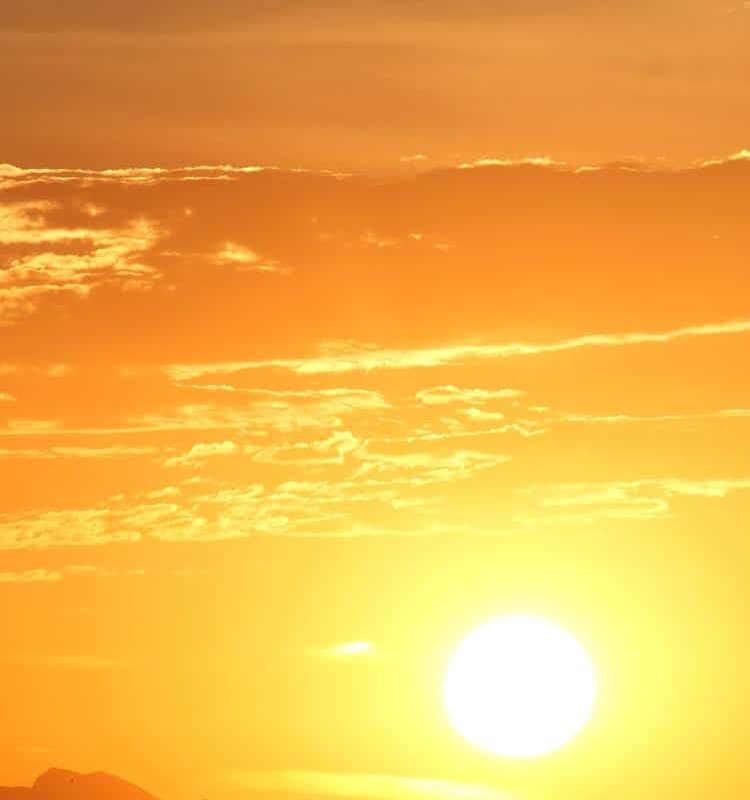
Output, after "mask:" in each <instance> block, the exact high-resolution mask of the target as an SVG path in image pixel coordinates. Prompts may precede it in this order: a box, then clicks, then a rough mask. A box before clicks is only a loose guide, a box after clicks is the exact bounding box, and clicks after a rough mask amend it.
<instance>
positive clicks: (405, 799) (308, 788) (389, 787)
mask: <svg viewBox="0 0 750 800" xmlns="http://www.w3.org/2000/svg"><path fill="white" fill-rule="evenodd" d="M228 781H229V783H231V784H232V785H235V786H241V787H243V788H246V789H252V790H254V791H257V792H271V793H274V794H276V793H280V794H289V795H296V796H299V795H320V796H322V797H344V798H347V797H348V798H365V799H366V800H509V797H510V795H509V794H508V793H507V792H503V791H500V790H498V789H494V788H492V787H489V786H483V785H481V784H467V783H456V782H453V781H444V780H439V779H435V778H410V777H405V776H400V775H371V774H366V773H335V772H310V771H303V770H288V771H283V772H267V771H252V772H235V773H232V774H231V775H229V776H228Z"/></svg>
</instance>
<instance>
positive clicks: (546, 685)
mask: <svg viewBox="0 0 750 800" xmlns="http://www.w3.org/2000/svg"><path fill="white" fill-rule="evenodd" d="M595 697H596V675H595V671H594V666H593V664H592V662H591V659H590V658H589V656H588V653H587V652H586V651H585V650H584V649H583V647H582V646H581V645H580V644H579V643H578V642H577V641H576V639H575V638H574V637H573V636H572V635H571V634H570V633H568V631H566V630H565V629H564V628H561V627H560V626H559V625H556V624H555V623H553V622H550V621H548V620H546V619H542V618H540V617H533V616H527V615H521V614H514V615H508V616H504V617H500V618H498V619H496V620H493V621H491V622H487V623H486V624H484V625H482V626H481V627H479V628H477V629H476V630H475V631H473V632H472V633H471V634H469V636H467V637H466V639H464V641H463V642H462V643H461V644H460V645H459V647H458V649H457V650H456V652H455V653H454V654H453V657H452V658H451V660H450V663H449V665H448V669H447V672H446V675H445V683H444V698H445V708H446V710H447V712H448V716H449V718H450V720H451V722H452V723H453V725H454V727H455V728H456V730H457V731H458V732H459V733H460V734H461V735H462V736H463V737H464V738H465V739H467V740H468V741H469V742H471V744H473V745H475V746H476V747H478V748H480V749H482V750H486V751H489V752H490V753H494V754H497V755H502V756H508V757H511V758H531V757H533V756H539V755H542V754H544V753H548V752H550V751H552V750H557V749H558V748H560V747H562V746H563V745H564V744H566V743H567V742H569V741H570V740H571V739H572V738H573V737H574V736H576V734H577V733H578V732H579V731H580V730H581V729H582V728H583V727H584V726H585V725H586V723H587V722H588V720H589V717H590V716H591V713H592V711H593V707H594V700H595Z"/></svg>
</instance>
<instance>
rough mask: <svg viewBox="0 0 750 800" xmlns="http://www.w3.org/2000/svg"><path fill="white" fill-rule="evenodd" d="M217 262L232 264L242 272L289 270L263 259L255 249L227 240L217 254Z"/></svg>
mask: <svg viewBox="0 0 750 800" xmlns="http://www.w3.org/2000/svg"><path fill="white" fill-rule="evenodd" d="M216 262H217V264H223V265H227V264H228V265H231V266H234V267H236V268H237V269H238V270H239V271H241V272H288V270H285V269H282V268H281V267H279V266H278V265H277V264H276V263H275V262H273V261H269V260H268V259H262V258H261V257H260V256H259V255H258V254H257V253H256V252H255V251H254V250H251V249H250V248H249V247H244V246H243V245H240V244H234V242H227V243H226V244H225V245H224V247H223V248H222V249H221V250H220V251H219V252H218V253H217V254H216Z"/></svg>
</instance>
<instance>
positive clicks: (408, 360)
mask: <svg viewBox="0 0 750 800" xmlns="http://www.w3.org/2000/svg"><path fill="white" fill-rule="evenodd" d="M743 333H750V319H738V320H729V321H727V322H717V323H709V324H706V325H689V326H686V327H682V328H675V329H672V330H669V331H661V332H657V333H649V332H642V331H638V332H630V333H595V334H586V335H584V336H577V337H574V338H571V339H561V340H559V341H556V342H548V343H546V344H532V343H528V342H509V343H507V344H486V345H482V344H474V345H472V344H470V345H447V346H444V347H429V348H416V349H412V350H392V349H379V348H365V347H363V348H361V349H357V348H353V349H351V350H346V351H344V352H338V351H337V352H332V353H330V354H323V355H320V356H313V357H309V358H280V359H269V360H264V361H229V362H216V363H214V364H210V363H209V364H171V365H169V366H167V367H166V368H165V371H166V373H167V375H169V377H170V378H172V379H173V380H175V381H178V382H181V381H189V380H194V379H196V378H201V377H203V376H205V375H231V374H233V373H236V372H242V371H244V370H255V369H282V370H288V371H289V372H293V373H296V374H298V375H322V374H340V373H344V372H372V371H374V370H381V369H418V368H429V367H441V366H445V365H448V364H457V363H458V364H460V363H463V362H467V361H477V360H491V359H504V358H514V357H518V356H531V355H544V354H547V353H562V352H566V351H569V350H579V349H583V348H592V347H597V348H598V347H624V346H628V345H638V344H667V343H669V342H674V341H678V340H680V339H690V338H699V337H704V336H726V335H731V334H743Z"/></svg>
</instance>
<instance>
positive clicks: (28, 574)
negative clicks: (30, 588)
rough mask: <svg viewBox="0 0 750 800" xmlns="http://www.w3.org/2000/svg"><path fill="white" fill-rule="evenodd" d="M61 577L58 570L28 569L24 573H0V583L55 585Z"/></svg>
mask: <svg viewBox="0 0 750 800" xmlns="http://www.w3.org/2000/svg"><path fill="white" fill-rule="evenodd" d="M62 577H63V576H62V572H60V571H59V570H52V571H50V570H47V569H30V570H26V571H25V572H0V583H56V582H57V581H61V580H62Z"/></svg>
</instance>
